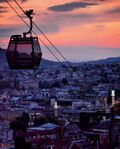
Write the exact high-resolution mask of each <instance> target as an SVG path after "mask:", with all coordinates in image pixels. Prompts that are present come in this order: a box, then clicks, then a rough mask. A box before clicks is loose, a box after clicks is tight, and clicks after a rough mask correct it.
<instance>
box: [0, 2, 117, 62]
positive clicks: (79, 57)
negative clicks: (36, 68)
mask: <svg viewBox="0 0 120 149" xmlns="http://www.w3.org/2000/svg"><path fill="white" fill-rule="evenodd" d="M10 2H11V4H12V6H13V7H14V8H15V9H16V10H17V11H18V12H19V14H20V15H22V16H23V18H25V17H24V15H23V14H22V12H21V11H20V9H19V8H18V7H17V6H16V5H15V3H14V2H13V0H11V1H10ZM18 2H19V4H20V5H21V6H22V8H23V9H24V10H29V9H33V10H34V12H35V15H34V21H35V22H36V24H37V25H38V26H39V27H40V29H41V30H42V31H43V32H44V33H45V34H46V35H47V37H48V38H49V39H50V40H51V41H52V42H53V43H54V45H55V46H56V47H57V48H58V49H60V51H61V53H62V54H63V55H64V56H65V57H66V58H67V59H68V60H71V61H87V60H96V59H103V58H107V57H117V56H119V55H120V42H119V37H120V27H119V26H120V19H119V18H120V2H119V0H91V1H90V0H89V1H88V0H84V1H81V0H79V1H78V0H76V1H73V0H69V1H67V0H61V1H55V0H52V1H49V0H41V1H38V0H36V3H35V2H34V1H33V0H21V1H18ZM0 18H1V22H0V47H3V48H6V47H7V44H8V41H9V37H10V36H11V35H12V34H22V32H24V31H26V26H25V24H24V23H23V22H22V21H21V20H20V18H18V16H16V14H15V13H14V12H13V11H12V10H11V8H9V6H8V5H7V3H6V2H5V1H4V0H0ZM36 33H37V34H38V35H39V37H40V38H41V39H42V40H43V41H44V42H45V43H46V44H47V45H48V43H47V42H46V41H45V40H44V39H43V37H42V35H41V34H39V32H37V30H36ZM41 48H42V51H43V57H44V58H47V59H51V60H54V59H55V58H54V57H53V56H51V54H50V53H49V51H47V50H46V49H45V47H44V46H43V45H41ZM55 54H56V52H55ZM59 58H60V57H59ZM61 60H62V59H61Z"/></svg>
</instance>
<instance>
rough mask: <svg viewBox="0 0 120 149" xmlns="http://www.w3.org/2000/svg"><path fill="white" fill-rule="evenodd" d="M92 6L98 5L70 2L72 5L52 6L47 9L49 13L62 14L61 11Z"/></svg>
mask: <svg viewBox="0 0 120 149" xmlns="http://www.w3.org/2000/svg"><path fill="white" fill-rule="evenodd" d="M93 5H98V4H97V3H89V2H72V3H66V4H63V5H56V6H52V7H49V8H48V9H49V10H51V11H56V12H62V11H72V10H74V9H78V8H86V7H89V6H93Z"/></svg>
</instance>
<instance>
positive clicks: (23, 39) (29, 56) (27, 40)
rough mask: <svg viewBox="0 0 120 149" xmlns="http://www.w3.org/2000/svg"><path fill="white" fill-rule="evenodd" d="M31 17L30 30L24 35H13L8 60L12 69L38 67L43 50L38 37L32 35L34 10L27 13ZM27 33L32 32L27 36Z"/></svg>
mask: <svg viewBox="0 0 120 149" xmlns="http://www.w3.org/2000/svg"><path fill="white" fill-rule="evenodd" d="M25 14H26V15H27V17H28V18H29V19H30V30H29V31H28V32H27V33H23V36H22V35H12V36H11V38H10V41H9V45H8V48H7V53H6V56H7V61H8V64H9V67H10V68H11V69H37V68H38V67H39V64H40V61H41V58H42V52H41V48H40V45H39V41H38V38H37V37H33V36H32V33H31V31H32V16H31V15H32V14H33V10H29V11H26V13H25ZM27 34H30V36H29V37H27Z"/></svg>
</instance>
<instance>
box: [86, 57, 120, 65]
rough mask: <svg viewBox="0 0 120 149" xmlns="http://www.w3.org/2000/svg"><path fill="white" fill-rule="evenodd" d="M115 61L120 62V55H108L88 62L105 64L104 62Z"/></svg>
mask: <svg viewBox="0 0 120 149" xmlns="http://www.w3.org/2000/svg"><path fill="white" fill-rule="evenodd" d="M114 62H120V57H108V58H106V59H100V60H93V61H89V62H88V63H97V64H103V63H114Z"/></svg>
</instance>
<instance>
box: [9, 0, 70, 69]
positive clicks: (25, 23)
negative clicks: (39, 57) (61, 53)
mask: <svg viewBox="0 0 120 149" xmlns="http://www.w3.org/2000/svg"><path fill="white" fill-rule="evenodd" d="M6 2H7V3H8V5H9V6H10V7H11V8H12V10H13V11H14V12H15V13H16V14H17V15H18V16H19V18H20V19H21V20H22V21H23V22H24V23H25V24H26V26H27V27H29V24H28V23H27V22H26V21H25V20H24V19H23V18H22V17H21V16H20V15H19V13H18V12H17V11H16V10H15V8H14V7H13V6H12V5H11V4H10V3H9V1H8V0H6ZM32 32H33V33H34V34H35V35H36V36H37V34H36V33H35V31H34V30H33V31H32ZM38 38H39V40H40V41H41V43H42V44H43V45H44V46H45V47H46V48H47V49H48V50H49V51H50V53H51V54H52V55H53V56H54V57H55V58H56V59H57V61H58V62H59V63H60V64H61V65H62V66H64V65H63V64H62V62H61V61H60V60H59V59H58V57H57V56H56V55H55V54H54V53H53V52H52V50H51V49H50V48H49V47H48V46H47V45H46V44H45V43H44V42H43V41H42V40H41V39H40V37H38ZM65 68H66V67H65ZM66 70H67V68H66Z"/></svg>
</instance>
